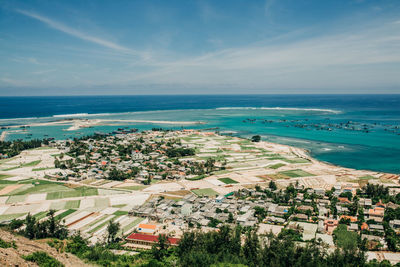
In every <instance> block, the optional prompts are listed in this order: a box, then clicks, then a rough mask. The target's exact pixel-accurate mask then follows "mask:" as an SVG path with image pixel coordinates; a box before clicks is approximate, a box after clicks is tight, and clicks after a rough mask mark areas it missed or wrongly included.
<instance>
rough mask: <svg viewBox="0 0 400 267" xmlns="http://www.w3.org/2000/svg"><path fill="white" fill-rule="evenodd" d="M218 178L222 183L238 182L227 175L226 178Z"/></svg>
mask: <svg viewBox="0 0 400 267" xmlns="http://www.w3.org/2000/svg"><path fill="white" fill-rule="evenodd" d="M218 180H220V181H221V182H223V183H224V184H238V183H239V182H238V181H235V180H233V179H231V178H228V177H226V178H219V179H218Z"/></svg>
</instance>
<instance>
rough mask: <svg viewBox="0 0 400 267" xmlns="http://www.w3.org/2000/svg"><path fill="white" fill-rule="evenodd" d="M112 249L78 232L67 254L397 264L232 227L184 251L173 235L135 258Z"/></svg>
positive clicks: (197, 237) (176, 260) (131, 262)
mask: <svg viewBox="0 0 400 267" xmlns="http://www.w3.org/2000/svg"><path fill="white" fill-rule="evenodd" d="M243 233H245V237H244V240H243ZM243 241H244V242H243ZM302 244H304V243H302ZM114 245H115V244H114ZM111 247H112V245H110V244H108V245H95V246H89V245H88V243H87V241H86V240H85V239H84V238H82V237H81V236H80V235H79V234H77V235H74V236H73V237H71V238H70V240H69V241H68V243H67V247H66V251H67V252H70V253H72V254H75V255H77V256H78V257H80V258H81V259H84V260H86V261H88V262H93V263H96V264H99V265H101V266H140V267H150V266H152V267H158V266H164V267H166V266H171V267H172V266H182V267H189V266H190V267H197V266H198V267H207V266H212V267H219V266H236V267H244V266H251V267H257V266H276V267H278V266H288V267H289V266H301V267H307V266H310V267H311V266H312V267H314V266H321V267H325V266H326V267H329V266H349V267H352V266H354V267H355V266H365V267H383V266H391V265H390V263H389V262H387V261H383V262H380V263H378V262H376V261H375V262H369V263H367V261H366V257H365V253H364V251H362V250H361V249H359V248H358V247H344V248H339V249H336V250H335V251H334V252H333V253H330V254H329V253H328V251H327V247H326V246H325V245H324V244H323V243H322V242H320V241H319V240H312V241H310V242H307V243H306V244H305V245H299V243H297V242H296V238H293V236H291V235H281V236H279V237H275V236H273V235H272V234H271V235H267V236H266V238H265V239H261V238H260V236H259V235H257V234H256V232H254V231H246V232H244V230H243V229H241V228H240V227H237V228H234V229H232V228H230V227H228V226H223V227H221V228H220V229H219V231H216V232H208V233H202V232H187V233H185V234H184V236H183V238H182V239H181V242H180V243H179V245H178V247H171V246H169V244H168V239H167V237H166V236H161V238H160V239H159V241H158V243H157V244H155V245H154V246H153V249H152V250H151V251H143V252H140V253H139V254H137V255H134V256H129V255H115V254H113V253H112V252H111V251H110V250H109V248H111Z"/></svg>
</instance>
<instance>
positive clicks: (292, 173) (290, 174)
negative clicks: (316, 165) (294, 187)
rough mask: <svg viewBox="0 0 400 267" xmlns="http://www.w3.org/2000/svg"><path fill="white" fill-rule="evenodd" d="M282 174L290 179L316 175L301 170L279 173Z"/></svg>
mask: <svg viewBox="0 0 400 267" xmlns="http://www.w3.org/2000/svg"><path fill="white" fill-rule="evenodd" d="M279 173H280V174H283V175H286V176H288V177H290V178H297V177H306V176H314V174H311V173H308V172H306V171H303V170H301V169H297V170H290V171H283V172H279Z"/></svg>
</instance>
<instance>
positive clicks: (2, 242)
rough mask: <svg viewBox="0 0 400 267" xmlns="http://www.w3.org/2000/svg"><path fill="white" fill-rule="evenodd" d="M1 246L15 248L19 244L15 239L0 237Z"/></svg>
mask: <svg viewBox="0 0 400 267" xmlns="http://www.w3.org/2000/svg"><path fill="white" fill-rule="evenodd" d="M0 248H15V249H16V248H17V245H16V244H15V241H13V242H7V241H5V240H3V239H1V238H0Z"/></svg>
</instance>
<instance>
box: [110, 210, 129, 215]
mask: <svg viewBox="0 0 400 267" xmlns="http://www.w3.org/2000/svg"><path fill="white" fill-rule="evenodd" d="M113 214H114V215H115V216H122V215H127V214H128V212H127V211H123V210H117V211H116V212H114V213H113Z"/></svg>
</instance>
